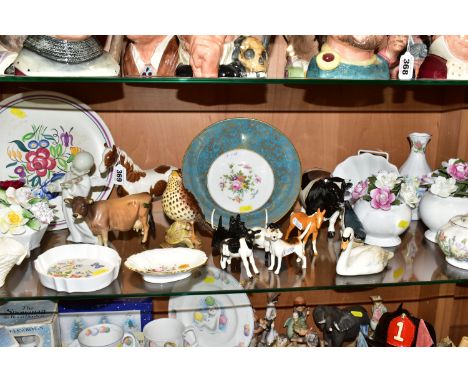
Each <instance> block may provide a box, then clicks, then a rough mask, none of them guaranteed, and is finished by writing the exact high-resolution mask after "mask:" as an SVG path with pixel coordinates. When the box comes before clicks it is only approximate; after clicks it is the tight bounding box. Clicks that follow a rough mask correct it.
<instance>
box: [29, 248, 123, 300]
mask: <svg viewBox="0 0 468 382" xmlns="http://www.w3.org/2000/svg"><path fill="white" fill-rule="evenodd" d="M120 262H121V260H120V256H119V254H118V253H117V252H116V251H115V250H113V249H112V248H109V247H104V246H101V245H93V244H67V245H61V246H59V247H54V248H51V249H49V250H48V251H45V252H44V253H43V254H42V255H40V256H39V257H38V258H37V259H36V260H35V261H34V267H35V269H36V272H37V273H38V274H39V280H40V281H41V284H42V285H44V286H45V287H46V288H50V289H55V290H57V291H59V292H68V293H71V292H92V291H96V290H99V289H102V288H105V287H106V286H108V285H109V284H110V283H111V282H112V281H114V280H115V279H116V278H117V276H118V274H119V270H120Z"/></svg>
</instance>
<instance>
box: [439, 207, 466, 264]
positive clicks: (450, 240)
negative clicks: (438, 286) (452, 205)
mask: <svg viewBox="0 0 468 382" xmlns="http://www.w3.org/2000/svg"><path fill="white" fill-rule="evenodd" d="M436 240H437V244H439V246H440V249H442V252H444V254H445V256H446V260H447V262H448V263H449V264H451V265H453V266H455V267H458V268H462V269H466V270H468V215H458V216H454V217H453V218H451V219H450V221H449V222H448V223H447V224H445V225H443V226H442V227H441V228H440V229H439V231H438V232H437V236H436Z"/></svg>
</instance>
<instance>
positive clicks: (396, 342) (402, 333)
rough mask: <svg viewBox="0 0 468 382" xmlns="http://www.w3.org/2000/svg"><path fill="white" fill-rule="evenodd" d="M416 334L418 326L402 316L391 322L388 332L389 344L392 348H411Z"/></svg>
mask: <svg viewBox="0 0 468 382" xmlns="http://www.w3.org/2000/svg"><path fill="white" fill-rule="evenodd" d="M415 334H416V325H415V324H414V323H413V321H412V320H411V319H410V318H409V317H408V316H407V315H406V314H402V315H401V316H399V317H395V318H394V319H393V320H391V321H390V324H389V325H388V331H387V343H388V344H389V345H392V346H399V347H410V346H411V344H412V343H413V340H414V336H415Z"/></svg>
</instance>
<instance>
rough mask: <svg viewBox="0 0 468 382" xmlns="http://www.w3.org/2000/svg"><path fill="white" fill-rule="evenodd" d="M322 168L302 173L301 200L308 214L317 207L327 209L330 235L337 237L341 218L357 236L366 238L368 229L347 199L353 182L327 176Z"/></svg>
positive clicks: (345, 225)
mask: <svg viewBox="0 0 468 382" xmlns="http://www.w3.org/2000/svg"><path fill="white" fill-rule="evenodd" d="M327 174H328V175H329V173H327V172H326V171H322V170H312V171H309V172H306V173H304V174H303V175H302V184H301V192H300V195H299V201H300V203H301V205H302V207H303V209H304V210H305V213H306V214H307V215H311V214H313V213H314V212H315V211H317V209H319V208H320V209H322V210H323V209H325V210H326V211H327V212H326V214H325V221H328V237H329V238H333V237H335V223H336V221H337V220H338V218H339V217H340V218H341V225H342V226H343V227H352V228H353V230H354V232H355V237H356V238H357V239H360V240H364V239H365V238H366V231H365V230H364V227H363V225H362V223H361V221H360V220H359V218H358V217H357V215H356V213H355V212H354V210H353V208H352V207H351V204H350V203H349V202H348V201H345V194H346V191H347V190H348V189H350V188H351V187H352V183H348V182H346V181H345V180H344V179H343V178H339V177H331V176H327Z"/></svg>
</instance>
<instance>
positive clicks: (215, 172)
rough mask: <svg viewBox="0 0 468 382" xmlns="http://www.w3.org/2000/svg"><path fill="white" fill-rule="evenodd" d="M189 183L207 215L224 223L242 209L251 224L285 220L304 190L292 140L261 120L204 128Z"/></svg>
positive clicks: (187, 167)
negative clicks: (283, 218) (220, 217)
mask: <svg viewBox="0 0 468 382" xmlns="http://www.w3.org/2000/svg"><path fill="white" fill-rule="evenodd" d="M182 173H183V178H184V185H185V187H186V188H187V189H188V190H190V191H191V192H192V193H193V194H194V195H195V197H196V199H197V200H198V202H199V204H200V207H201V208H202V210H203V213H204V215H205V219H206V220H207V221H209V220H210V217H211V213H212V211H213V209H215V210H216V212H215V215H214V221H216V222H217V221H218V218H219V215H222V216H223V221H224V222H227V221H229V217H230V216H232V215H234V214H237V213H240V214H242V220H243V221H244V222H245V223H246V224H247V226H250V227H252V226H258V225H261V226H263V225H264V224H265V209H267V210H268V217H269V221H270V222H276V221H278V220H280V219H281V218H282V217H283V216H284V215H285V214H286V213H287V212H288V211H289V209H290V208H291V207H292V206H293V204H294V203H295V201H296V199H297V195H298V193H299V191H300V182H301V163H300V160H299V156H298V155H297V152H296V150H295V148H294V146H293V145H292V143H291V141H290V140H289V139H288V138H287V137H286V136H285V135H284V134H283V133H281V132H280V131H279V130H277V129H275V128H273V127H272V126H270V125H268V124H266V123H265V122H261V121H258V120H256V119H248V118H233V119H226V120H224V121H220V122H217V123H215V124H213V125H211V126H210V127H208V128H207V129H205V130H204V131H202V132H201V133H200V134H199V135H198V136H197V137H195V139H194V140H193V141H192V143H191V144H190V146H189V148H188V149H187V151H186V153H185V156H184V160H183V168H182Z"/></svg>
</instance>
